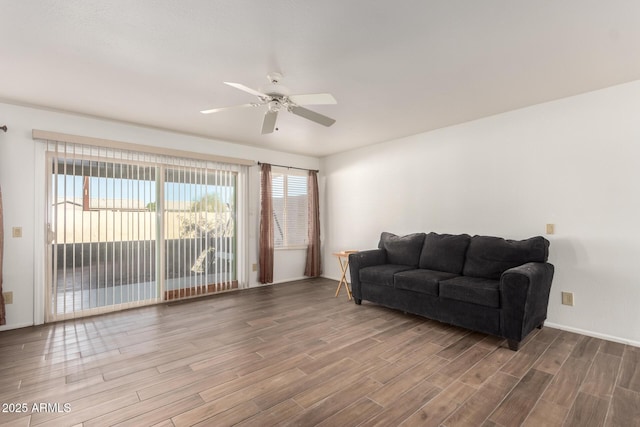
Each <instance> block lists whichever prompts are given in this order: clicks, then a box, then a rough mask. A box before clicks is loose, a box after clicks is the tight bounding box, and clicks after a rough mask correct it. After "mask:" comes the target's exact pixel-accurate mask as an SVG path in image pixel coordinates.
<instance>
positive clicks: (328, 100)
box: [289, 93, 338, 105]
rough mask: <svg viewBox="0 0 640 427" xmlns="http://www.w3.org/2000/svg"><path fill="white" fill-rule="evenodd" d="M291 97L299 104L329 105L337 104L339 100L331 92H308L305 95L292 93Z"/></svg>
mask: <svg viewBox="0 0 640 427" xmlns="http://www.w3.org/2000/svg"><path fill="white" fill-rule="evenodd" d="M289 99H290V100H291V101H293V102H294V103H295V104H298V105H328V104H337V103H338V101H336V99H335V98H334V97H333V95H331V94H330V93H307V94H303V95H290V96H289Z"/></svg>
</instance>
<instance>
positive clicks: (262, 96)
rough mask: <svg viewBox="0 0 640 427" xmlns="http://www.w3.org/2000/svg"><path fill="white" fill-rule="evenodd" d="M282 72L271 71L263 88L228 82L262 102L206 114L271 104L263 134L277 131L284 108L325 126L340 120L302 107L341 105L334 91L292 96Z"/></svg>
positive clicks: (265, 118) (264, 123) (211, 110)
mask: <svg viewBox="0 0 640 427" xmlns="http://www.w3.org/2000/svg"><path fill="white" fill-rule="evenodd" d="M281 79H282V74H280V73H277V72H273V73H269V74H267V80H269V85H267V86H266V87H264V88H261V90H255V89H252V88H250V87H247V86H245V85H243V84H241V83H233V82H224V84H226V85H229V86H231V87H233V88H236V89H238V90H241V91H243V92H247V93H249V94H251V95H254V96H257V97H258V99H259V100H260V102H252V103H249V104H241V105H235V106H231V107H221V108H213V109H210V110H202V111H201V113H202V114H211V113H217V112H220V111H225V110H230V109H236V108H245V107H261V106H265V105H266V106H267V111H266V112H265V114H264V120H263V121H262V134H263V135H265V134H269V133H273V131H274V130H275V129H276V120H277V118H278V113H279V112H280V111H281V110H285V111H287V112H289V113H292V114H295V115H296V116H299V117H302V118H305V119H307V120H311V121H312V122H315V123H318V124H320V125H323V126H327V127H328V126H331V125H332V124H334V123H335V122H336V121H335V119H332V118H330V117H327V116H325V115H322V114H320V113H316V112H315V111H312V110H309V109H307V108H304V107H302V105H331V104H337V101H336V99H335V98H334V97H333V95H331V94H330V93H309V94H301V95H290V92H289V89H288V88H286V87H285V86H283V85H281V84H280V80H281Z"/></svg>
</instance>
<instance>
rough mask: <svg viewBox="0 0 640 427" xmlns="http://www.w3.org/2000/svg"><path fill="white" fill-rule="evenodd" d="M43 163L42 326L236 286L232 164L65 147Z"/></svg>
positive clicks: (53, 149)
mask: <svg viewBox="0 0 640 427" xmlns="http://www.w3.org/2000/svg"><path fill="white" fill-rule="evenodd" d="M136 156H137V157H136ZM47 165H48V173H47V177H48V182H47V189H48V191H47V206H48V209H47V229H48V230H47V231H48V239H47V240H48V242H47V248H46V250H47V264H48V266H47V283H48V285H47V289H48V298H47V320H48V321H52V320H60V319H65V318H72V317H78V316H84V315H89V314H96V313H101V312H106V311H113V310H117V309H121V308H128V307H132V306H136V305H146V304H153V303H157V302H160V301H165V300H172V299H177V298H185V297H190V296H195V295H202V294H207V293H211V292H219V291H223V290H228V289H233V288H237V287H238V281H237V258H238V256H237V237H236V236H237V226H236V223H237V221H236V218H237V213H236V206H237V171H235V170H234V169H233V168H232V167H226V166H224V165H212V164H210V163H207V162H198V161H195V160H183V159H172V158H166V157H153V156H152V157H149V156H146V155H144V154H135V153H134V154H132V153H130V152H125V153H118V155H114V152H109V151H108V150H107V151H105V150H104V149H93V148H91V147H86V146H74V145H70V146H67V144H63V145H62V146H59V145H57V144H54V145H53V146H52V147H50V148H49V152H48V154H47Z"/></svg>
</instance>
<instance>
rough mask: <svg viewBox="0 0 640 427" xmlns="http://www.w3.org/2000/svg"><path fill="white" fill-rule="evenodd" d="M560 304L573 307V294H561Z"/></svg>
mask: <svg viewBox="0 0 640 427" xmlns="http://www.w3.org/2000/svg"><path fill="white" fill-rule="evenodd" d="M562 304H563V305H571V306H573V292H562Z"/></svg>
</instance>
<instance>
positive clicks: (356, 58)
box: [0, 0, 640, 156]
mask: <svg viewBox="0 0 640 427" xmlns="http://www.w3.org/2000/svg"><path fill="white" fill-rule="evenodd" d="M1 6H2V7H1V8H0V10H1V12H0V15H1V21H2V22H1V24H0V99H2V100H4V101H5V102H12V103H19V104H27V105H36V106H44V107H48V108H54V109H60V110H65V111H71V112H78V113H82V114H88V115H93V116H99V117H104V118H109V119H115V120H122V121H126V122H132V123H138V124H143V125H147V126H153V127H159V128H165V129H171V130H174V131H178V132H184V133H188V134H196V135H202V136H207V137H210V138H214V139H220V140H226V141H232V142H238V143H242V144H249V145H255V146H259V147H264V148H269V149H275V150H282V151H287V152H292V153H300V154H306V155H311V156H325V155H329V154H333V153H337V152H340V151H344V150H348V149H351V148H355V147H360V146H364V145H367V144H372V143H376V142H381V141H387V140H391V139H394V138H397V137H401V136H406V135H411V134H416V133H420V132H424V131H428V130H431V129H436V128H440V127H443V126H447V125H451V124H456V123H462V122H465V121H469V120H473V119H477V118H480V117H485V116H488V115H492V114H496V113H500V112H503V111H508V110H512V109H516V108H520V107H524V106H528V105H532V104H537V103H540V102H545V101H549V100H553V99H558V98H562V97H566V96H570V95H574V94H578V93H583V92H587V91H591V90H594V89H600V88H603V87H607V86H612V85H615V84H620V83H624V82H628V81H632V80H637V79H640V1H636V0H628V1H622V0H608V1H601V0H564V1H555V0H535V1H525V0H500V1H499V0H484V1H476V0H439V1H435V0H429V1H427V0H416V1H404V0H396V1H373V0H322V1H320V0H315V1H311V0H309V1H303V0H269V1H259V0H253V1H251V0H233V1H231V0H229V1H222V0H218V1H213V0H190V1H189V0H183V1H176V0H135V1H131V0H109V1H105V0H41V1H37V2H32V1H23V0H2V3H1ZM270 71H280V72H282V73H283V74H284V81H283V83H284V84H285V85H286V86H287V87H288V88H289V89H290V90H291V92H292V93H315V92H330V93H332V94H333V95H334V96H335V98H336V99H337V100H338V105H321V106H309V107H308V108H310V109H313V110H314V111H317V112H319V113H322V114H325V115H328V116H330V117H333V118H335V119H336V120H337V122H336V123H335V124H334V125H333V126H332V127H329V128H325V127H323V126H320V125H318V124H315V123H313V122H310V121H307V120H305V119H303V118H300V117H297V116H294V115H291V114H287V113H281V114H280V117H279V118H278V128H279V131H277V132H274V133H273V134H271V135H266V136H263V135H261V134H260V129H261V125H262V116H263V114H264V109H262V108H248V109H239V110H231V111H225V112H220V113H216V114H211V115H203V114H200V113H199V111H200V110H203V109H206V108H214V107H223V106H229V105H236V104H243V103H248V102H254V101H256V98H254V97H252V96H251V95H249V94H246V93H244V92H241V91H239V90H237V89H234V88H232V87H229V86H227V85H224V84H223V83H222V82H223V81H231V82H239V83H243V84H245V85H247V86H249V87H252V88H256V89H259V88H260V87H261V86H264V85H265V84H266V83H267V80H266V78H265V76H266V74H267V73H268V72H270ZM94 136H99V135H94Z"/></svg>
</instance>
